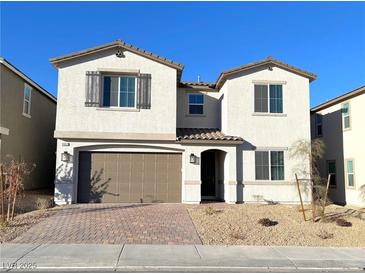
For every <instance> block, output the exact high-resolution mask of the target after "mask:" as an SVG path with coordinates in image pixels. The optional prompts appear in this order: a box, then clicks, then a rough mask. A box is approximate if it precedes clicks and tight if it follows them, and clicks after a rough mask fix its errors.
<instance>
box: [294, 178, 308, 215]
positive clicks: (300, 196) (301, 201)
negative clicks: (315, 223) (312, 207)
mask: <svg viewBox="0 0 365 274" xmlns="http://www.w3.org/2000/svg"><path fill="white" fill-rule="evenodd" d="M295 180H296V181H297V187H298V193H299V199H300V205H301V207H302V212H303V218H304V222H306V221H307V218H306V217H305V212H304V206H303V200H302V193H301V192H300V186H299V180H298V176H297V174H296V173H295Z"/></svg>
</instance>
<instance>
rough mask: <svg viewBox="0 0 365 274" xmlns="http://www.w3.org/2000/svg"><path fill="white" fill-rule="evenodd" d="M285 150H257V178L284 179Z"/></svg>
mask: <svg viewBox="0 0 365 274" xmlns="http://www.w3.org/2000/svg"><path fill="white" fill-rule="evenodd" d="M284 177H285V174H284V151H255V178H256V180H271V181H283V180H284Z"/></svg>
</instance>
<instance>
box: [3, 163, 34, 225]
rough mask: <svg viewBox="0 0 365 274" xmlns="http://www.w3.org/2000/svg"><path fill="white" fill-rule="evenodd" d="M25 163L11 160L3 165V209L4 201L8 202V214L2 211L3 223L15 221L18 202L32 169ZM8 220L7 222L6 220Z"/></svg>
mask: <svg viewBox="0 0 365 274" xmlns="http://www.w3.org/2000/svg"><path fill="white" fill-rule="evenodd" d="M34 167H35V165H33V166H32V167H31V168H30V167H28V165H27V164H26V163H25V162H24V161H16V160H14V159H11V160H9V161H8V162H6V163H3V164H1V169H0V171H1V174H0V177H1V180H0V182H1V188H0V190H1V193H0V195H1V201H2V208H3V207H4V206H3V201H6V207H7V212H6V216H5V212H4V211H3V210H2V211H1V220H2V223H4V222H5V221H6V222H7V223H8V222H10V221H11V220H13V219H14V214H15V206H16V201H17V198H18V197H19V195H20V194H21V193H22V191H23V189H24V186H23V183H24V178H25V176H27V175H28V174H29V173H30V172H31V171H32V169H33V168H34ZM5 218H6V220H5Z"/></svg>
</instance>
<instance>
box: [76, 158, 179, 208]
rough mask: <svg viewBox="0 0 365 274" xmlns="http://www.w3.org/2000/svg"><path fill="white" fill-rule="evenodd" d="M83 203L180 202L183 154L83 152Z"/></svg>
mask: <svg viewBox="0 0 365 274" xmlns="http://www.w3.org/2000/svg"><path fill="white" fill-rule="evenodd" d="M77 198H78V202H79V203H141V202H143V203H153V202H161V203H163V202H166V203H179V202H181V154H173V153H99V152H80V154H79V180H78V195H77Z"/></svg>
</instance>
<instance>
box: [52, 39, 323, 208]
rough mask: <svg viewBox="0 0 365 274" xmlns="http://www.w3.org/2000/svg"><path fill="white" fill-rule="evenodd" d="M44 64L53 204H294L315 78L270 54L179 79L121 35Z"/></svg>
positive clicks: (176, 71) (175, 70)
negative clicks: (298, 148)
mask: <svg viewBox="0 0 365 274" xmlns="http://www.w3.org/2000/svg"><path fill="white" fill-rule="evenodd" d="M51 62H52V63H53V65H54V66H55V67H56V68H57V69H58V106H57V118H56V131H55V137H56V138H57V140H58V143H57V164H56V181H55V184H56V188H55V200H56V202H57V203H59V204H62V203H82V202H138V203H139V202H178V203H180V202H183V203H199V202H201V201H202V200H205V199H209V200H221V201H225V202H227V203H236V202H260V201H264V200H273V201H278V202H287V203H293V202H294V203H296V202H298V201H299V196H298V191H297V188H296V185H295V181H294V172H295V170H296V167H297V166H298V165H301V167H302V168H303V167H304V169H308V168H309V160H308V161H303V159H298V158H292V157H290V153H289V149H290V147H291V146H292V144H293V143H294V142H295V141H297V140H299V139H305V140H307V141H310V115H309V85H310V82H311V81H313V80H314V79H315V78H316V76H315V75H314V74H312V73H310V72H306V71H303V70H301V69H298V68H295V67H292V66H290V65H287V64H284V63H282V62H280V61H278V60H275V59H273V58H271V57H269V58H267V59H264V60H262V61H259V62H255V63H252V64H248V65H245V66H242V67H238V68H234V69H231V70H228V71H225V72H222V73H221V74H220V76H219V78H218V80H217V81H216V82H215V83H201V82H182V81H181V76H182V72H183V66H182V65H181V64H178V63H175V62H173V61H170V60H168V59H166V58H163V57H161V56H157V55H155V54H152V53H150V52H147V51H145V50H142V49H139V48H136V47H134V46H132V45H128V44H126V43H124V42H122V41H120V40H117V41H115V42H112V43H109V44H106V45H102V46H99V47H95V48H91V49H87V50H84V51H80V52H76V53H72V54H68V55H65V56H62V57H57V58H53V59H51ZM302 190H303V196H304V197H303V199H304V201H309V200H310V188H309V185H308V184H306V183H303V185H302Z"/></svg>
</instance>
